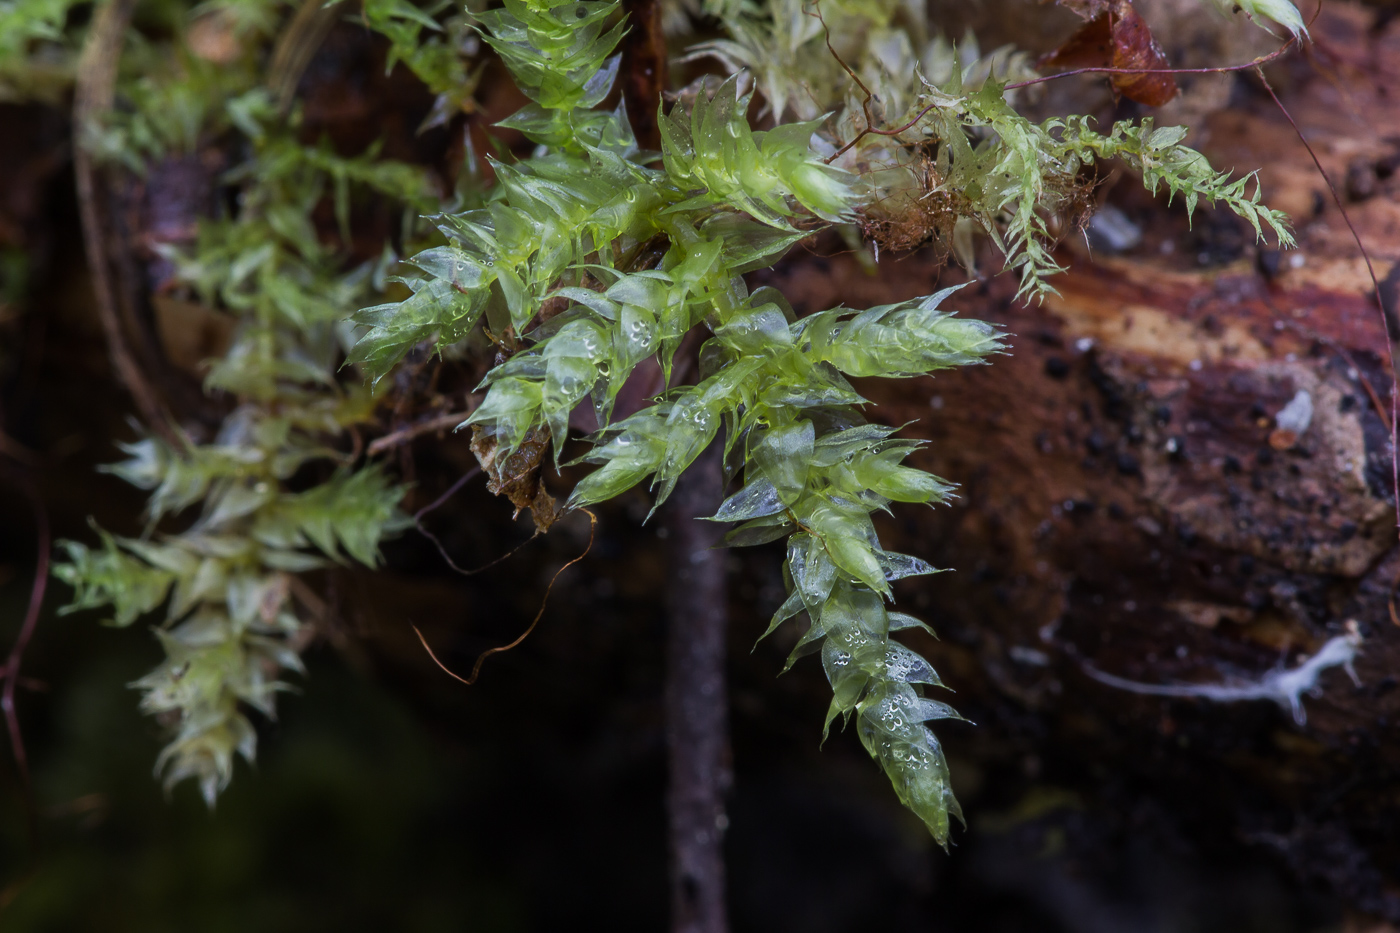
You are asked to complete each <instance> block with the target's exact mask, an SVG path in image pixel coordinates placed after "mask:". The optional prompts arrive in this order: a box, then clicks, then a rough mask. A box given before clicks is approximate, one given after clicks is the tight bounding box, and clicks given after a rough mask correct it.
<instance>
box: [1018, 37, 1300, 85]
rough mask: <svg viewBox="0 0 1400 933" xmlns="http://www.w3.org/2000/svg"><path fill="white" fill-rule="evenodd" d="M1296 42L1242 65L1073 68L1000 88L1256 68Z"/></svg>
mask: <svg viewBox="0 0 1400 933" xmlns="http://www.w3.org/2000/svg"><path fill="white" fill-rule="evenodd" d="M1297 42H1298V37H1297V36H1294V37H1293V38H1291V39H1289V40H1288V41H1287V42H1285V43H1284V44H1283V45H1281V46H1280V47H1279V48H1277V49H1275V50H1274V51H1272V52H1270V53H1269V54H1268V55H1261V56H1260V57H1259V58H1256V59H1254V60H1253V61H1250V62H1245V63H1244V64H1242V65H1218V66H1216V67H1214V68H1110V67H1105V66H1097V67H1093V68H1075V69H1073V70H1071V71H1062V72H1060V73H1059V74H1053V75H1042V76H1041V77H1039V78H1030V79H1028V80H1025V81H1017V82H1016V83H1014V84H1008V85H1006V86H1005V87H1003V88H1002V90H1003V91H1015V90H1018V89H1020V88H1023V87H1031V86H1032V85H1036V84H1044V83H1045V82H1047V81H1058V80H1059V79H1060V78H1072V77H1074V76H1075V75H1087V74H1109V75H1205V74H1224V73H1225V72H1230V71H1248V70H1249V69H1251V68H1258V67H1259V66H1261V65H1267V64H1268V63H1269V62H1271V61H1273V60H1274V59H1276V58H1280V57H1282V55H1283V54H1284V53H1285V52H1287V51H1288V50H1289V49H1291V48H1292V47H1293V46H1294V45H1295V44H1297Z"/></svg>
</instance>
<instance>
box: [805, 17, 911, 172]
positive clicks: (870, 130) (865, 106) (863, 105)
mask: <svg viewBox="0 0 1400 933" xmlns="http://www.w3.org/2000/svg"><path fill="white" fill-rule="evenodd" d="M812 9H813V10H815V12H813V13H809V12H807V11H806V10H803V11H802V12H803V14H804V15H806V16H812V17H815V18H816V20H817V21H818V22H819V23H821V24H822V36H823V38H824V39H825V41H826V50H827V51H828V52H830V53H831V57H832V58H834V59H836V64H838V65H840V66H841V69H842V70H843V71H845V72H846V74H848V75H850V76H851V80H852V81H854V82H855V83H856V86H857V87H859V88H860V89H861V90H862V91H864V92H865V99H864V100H862V101H861V102H860V109H861V111H862V112H863V113H864V114H865V129H863V130H861V131H860V132H859V133H857V134H856V137H855V139H852V140H851V141H850V142H848V143H846V145H844V146H842V147H841V148H840V149H837V150H836V152H834V153H832V155H830V156H829V157H827V158H826V159H823V160H822V161H823V162H824V163H825V164H827V165H830V164H831V163H832V162H835V161H836V160H837V159H839V158H841V156H843V155H845V154H846V153H847V152H849V151H850V149H851V147H852V146H854V145H855V144H856V143H858V142H860V141H861V140H862V139H864V138H865V137H866V136H898V135H899V134H900V133H903V132H904V131H905V130H907V129H909V128H910V127H912V126H913V125H914V124H915V123H918V122H919V121H920V120H922V119H923V118H924V115H925V114H927V113H928V112H929V111H930V110H932V109H933V108H934V107H937V106H938V105H937V104H929V105H928V106H927V107H925V108H924V109H923V110H920V111H919V114H918V116H916V117H914V119H912V120H910V121H909V122H908V123H906V124H904V125H903V126H901V127H898V128H897V129H893V130H877V129H875V118H874V117H873V116H871V113H870V102H871V101H872V100H874V98H875V95H874V94H873V93H872V92H871V90H870V88H868V87H866V86H865V82H864V81H862V80H861V79H860V75H858V74H856V73H855V72H854V71H852V70H851V66H850V65H848V64H846V61H845V59H843V58H842V57H841V56H840V55H838V54H837V52H836V49H835V48H833V47H832V45H831V30H830V29H829V28H828V27H827V25H826V19H825V18H824V17H823V16H822V8H821V5H820V4H818V3H813V4H812Z"/></svg>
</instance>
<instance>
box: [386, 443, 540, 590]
mask: <svg viewBox="0 0 1400 933" xmlns="http://www.w3.org/2000/svg"><path fill="white" fill-rule="evenodd" d="M480 472H481V467H479V466H477V467H472V468H471V469H470V470H468V471H467V472H466V473H464V474H463V475H462V478H461V479H459V480H457V482H455V483H453V484H452V485H451V487H449V488H448V490H447V492H445V493H443V494H442V495H440V496H438V497H437V499H436V500H434V501H433V502H432V503H431V504H429V505H425V506H423V508H421V509H419V510H418V511H417V512H415V513H413V525H414V527H416V528H417V529H418V533H419V534H420V535H422V536H423V537H425V538H427V539H428V540H429V541H431V542H433V547H435V548H437V552H438V556H439V557H441V558H442V559H443V560H444V561H446V563H447V566H449V567H451V568H452V569H453V570H455V571H456V572H457V573H460V574H461V575H462V576H464V577H471V576H475V575H476V574H478V573H481V572H482V571H483V570H490V569H491V568H492V567H494V566H496V565H497V564H499V563H501V562H502V561H504V560H508V559H510V558H511V557H514V556H515V554H516V553H517V552H518V551H519V550H520V549H521V548H523V547H524V546H525V545H527V544H529V543H530V542H531V541H533V540H535V539H536V538H538V537H539V536H540V533H539V531H538V530H536V531H535V533H534V534H532V535H530V537H528V538H526V539H525V540H524V541H522V542H520V543H519V544H517V545H516V546H515V547H513V548H511V549H510V550H509V551H506V552H505V553H504V554H502V555H501V556H500V557H498V558H496V559H495V560H493V561H491V562H490V563H488V564H482V565H481V566H480V567H477V568H476V569H475V570H467V569H466V568H465V567H459V566H457V562H456V561H455V560H453V559H452V555H451V554H448V553H447V548H446V547H445V546H443V543H442V540H441V539H440V538H438V536H437V535H435V534H433V533H432V532H431V531H429V530H428V529H427V528H424V527H423V516H424V515H427V514H428V513H429V512H432V511H434V510H435V509H437V508H439V507H441V505H442V504H443V503H444V502H446V501H447V500H448V499H451V498H452V497H453V496H454V495H456V493H457V490H459V489H461V488H462V487H463V486H465V485H466V484H467V482H468V481H469V480H472V479H474V478H476V476H477V475H478V474H479V473H480Z"/></svg>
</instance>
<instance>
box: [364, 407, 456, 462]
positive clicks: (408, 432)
mask: <svg viewBox="0 0 1400 933" xmlns="http://www.w3.org/2000/svg"><path fill="white" fill-rule="evenodd" d="M471 414H472V413H471V411H450V412H446V413H444V414H440V415H434V416H433V417H431V418H426V419H424V420H422V421H420V422H418V423H417V424H411V425H409V426H408V427H406V428H400V429H399V430H397V431H395V432H394V433H392V434H386V435H384V436H383V437H379V438H375V439H374V440H373V441H370V445H369V451H368V452H369V455H370V456H371V457H377V456H379V455H380V454H382V453H384V451H386V450H392V449H394V448H395V447H399V446H402V445H403V444H407V443H408V442H409V441H411V440H413V439H414V438H417V437H419V436H421V435H424V434H431V433H432V432H434V431H442V430H445V429H446V428H450V427H455V426H456V425H459V424H461V423H462V422H463V421H466V420H467V419H468V418H470V417H471Z"/></svg>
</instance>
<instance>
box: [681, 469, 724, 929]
mask: <svg viewBox="0 0 1400 933" xmlns="http://www.w3.org/2000/svg"><path fill="white" fill-rule="evenodd" d="M720 449H721V448H720V445H719V443H718V442H716V443H715V444H713V445H711V446H710V448H709V449H708V450H707V451H706V452H705V453H703V454H701V455H700V457H699V458H698V459H697V460H696V461H695V463H694V464H692V465H691V467H690V469H689V470H688V471H687V472H686V474H685V476H683V477H682V478H681V480H680V482H679V483H678V484H677V486H676V492H675V495H674V496H673V497H672V500H671V503H670V510H669V513H668V515H667V519H668V527H669V531H670V538H671V542H672V544H671V567H672V575H671V580H670V585H669V590H668V593H667V601H666V604H667V609H668V616H669V618H668V620H667V623H668V631H667V642H666V723H667V735H666V738H667V745H668V750H669V762H670V788H669V790H668V793H667V810H668V816H669V821H670V834H671V839H670V848H671V917H672V929H673V930H674V931H675V933H724V931H725V930H727V929H728V922H727V920H726V912H725V895H724V853H723V844H724V831H725V829H726V827H727V826H728V822H729V821H728V817H727V816H726V815H725V810H724V796H725V793H726V791H727V790H728V789H729V786H730V784H731V782H732V775H731V772H730V765H729V757H730V750H729V726H728V703H727V701H726V696H725V676H724V659H725V628H726V625H727V623H728V621H729V613H728V608H727V598H728V591H727V586H726V582H725V566H724V564H725V552H724V551H723V550H720V549H718V548H719V547H720V545H721V542H722V538H723V534H724V530H723V528H722V527H721V526H720V525H717V524H714V523H711V522H706V521H701V520H700V519H701V518H702V517H703V516H705V515H710V514H712V513H713V512H714V509H715V507H716V506H717V505H718V504H719V501H720V499H721V497H722V493H723V487H722V479H721V476H722V470H721V463H720Z"/></svg>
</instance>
